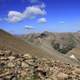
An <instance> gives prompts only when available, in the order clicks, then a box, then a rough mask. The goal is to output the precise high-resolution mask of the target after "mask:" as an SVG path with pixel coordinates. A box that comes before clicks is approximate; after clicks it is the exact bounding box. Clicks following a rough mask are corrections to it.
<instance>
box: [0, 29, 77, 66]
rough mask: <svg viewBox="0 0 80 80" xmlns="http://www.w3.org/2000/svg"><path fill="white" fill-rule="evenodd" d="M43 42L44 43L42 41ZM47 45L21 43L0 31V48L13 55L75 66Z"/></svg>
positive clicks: (28, 42)
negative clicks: (35, 57) (49, 59)
mask: <svg viewBox="0 0 80 80" xmlns="http://www.w3.org/2000/svg"><path fill="white" fill-rule="evenodd" d="M43 42H46V41H45V40H43ZM49 45H50V44H49V43H47V44H46V43H44V44H43V46H40V45H35V44H33V43H31V42H30V41H29V40H26V41H23V40H21V39H20V38H17V37H15V36H13V35H11V34H9V33H8V32H6V31H4V30H0V47H1V48H4V47H5V48H8V49H10V50H12V51H14V52H15V53H18V54H20V55H22V54H27V53H28V54H31V55H32V56H37V57H38V58H44V57H45V58H53V59H55V60H60V61H62V62H63V61H64V62H66V63H70V64H73V65H75V64H77V62H73V61H72V60H70V59H69V58H68V57H67V56H65V55H63V54H60V53H59V52H58V51H57V50H55V49H53V48H52V47H51V46H49Z"/></svg>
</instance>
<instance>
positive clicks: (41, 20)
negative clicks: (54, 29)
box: [38, 18, 47, 24]
mask: <svg viewBox="0 0 80 80" xmlns="http://www.w3.org/2000/svg"><path fill="white" fill-rule="evenodd" d="M46 22H47V20H46V18H40V19H38V23H41V24H42V23H46Z"/></svg>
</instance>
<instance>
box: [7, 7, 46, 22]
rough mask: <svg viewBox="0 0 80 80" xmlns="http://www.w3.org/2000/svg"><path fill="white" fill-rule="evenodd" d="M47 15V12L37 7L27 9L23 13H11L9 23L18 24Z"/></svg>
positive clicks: (8, 18)
mask: <svg viewBox="0 0 80 80" xmlns="http://www.w3.org/2000/svg"><path fill="white" fill-rule="evenodd" d="M43 15H46V11H45V10H44V9H41V8H40V7H37V6H30V7H27V8H26V9H25V10H24V11H23V12H22V13H21V12H18V11H9V13H8V17H7V21H9V22H12V23H16V22H19V21H22V20H24V19H29V18H30V17H32V16H43Z"/></svg>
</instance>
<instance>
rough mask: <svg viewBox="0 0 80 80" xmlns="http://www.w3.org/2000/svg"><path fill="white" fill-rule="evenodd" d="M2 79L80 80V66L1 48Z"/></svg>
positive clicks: (0, 67)
mask: <svg viewBox="0 0 80 80" xmlns="http://www.w3.org/2000/svg"><path fill="white" fill-rule="evenodd" d="M0 80H80V66H78V65H75V66H72V65H71V64H66V63H64V62H61V61H58V60H54V59H47V58H42V59H39V58H38V57H36V56H31V55H29V54H22V55H20V54H18V53H14V52H12V51H11V50H9V49H1V50H0Z"/></svg>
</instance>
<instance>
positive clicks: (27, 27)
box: [24, 25, 34, 30]
mask: <svg viewBox="0 0 80 80" xmlns="http://www.w3.org/2000/svg"><path fill="white" fill-rule="evenodd" d="M24 28H25V29H27V30H32V29H34V28H33V27H32V26H29V25H26V26H25V27H24Z"/></svg>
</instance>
